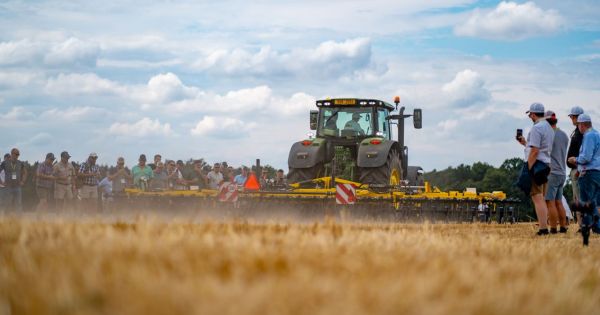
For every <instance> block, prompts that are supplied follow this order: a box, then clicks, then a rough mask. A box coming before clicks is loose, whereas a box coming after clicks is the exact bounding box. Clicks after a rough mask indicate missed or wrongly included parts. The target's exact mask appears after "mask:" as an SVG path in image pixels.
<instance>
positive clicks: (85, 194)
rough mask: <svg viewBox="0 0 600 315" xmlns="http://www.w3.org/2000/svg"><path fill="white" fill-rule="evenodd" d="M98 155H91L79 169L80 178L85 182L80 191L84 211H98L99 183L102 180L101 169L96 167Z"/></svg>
mask: <svg viewBox="0 0 600 315" xmlns="http://www.w3.org/2000/svg"><path fill="white" fill-rule="evenodd" d="M97 160H98V154H96V153H93V152H92V153H90V155H89V157H88V159H87V161H85V162H84V163H81V166H80V167H79V173H78V174H77V176H79V177H80V178H81V179H82V180H83V186H81V189H80V190H79V193H80V197H81V201H82V204H83V209H87V210H94V211H96V210H97V209H98V182H99V178H100V168H99V167H98V165H96V161H97Z"/></svg>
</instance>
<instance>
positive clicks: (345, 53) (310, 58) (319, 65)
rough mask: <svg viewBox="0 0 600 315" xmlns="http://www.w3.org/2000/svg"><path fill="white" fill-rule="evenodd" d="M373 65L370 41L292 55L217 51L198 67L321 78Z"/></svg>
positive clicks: (323, 46) (267, 51)
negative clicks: (316, 76) (317, 76)
mask: <svg viewBox="0 0 600 315" xmlns="http://www.w3.org/2000/svg"><path fill="white" fill-rule="evenodd" d="M370 63H371V41H370V39H368V38H356V39H349V40H346V41H343V42H336V41H326V42H323V43H321V44H319V45H318V46H317V47H315V48H312V49H294V50H291V51H289V52H278V51H274V50H273V49H272V48H271V47H269V46H265V47H262V48H261V49H260V50H259V51H258V52H255V53H253V52H249V51H246V50H243V49H233V50H215V51H213V52H211V53H209V54H208V55H206V56H204V57H202V58H200V59H199V60H197V61H196V62H195V63H194V65H193V66H194V67H195V68H196V69H198V70H202V71H211V72H223V73H226V74H232V75H275V76H277V75H317V74H318V75H320V76H323V75H325V76H335V75H341V74H344V73H352V72H353V71H355V70H359V69H363V68H365V67H367V66H368V65H369V64H370Z"/></svg>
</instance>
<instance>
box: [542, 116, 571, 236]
mask: <svg viewBox="0 0 600 315" xmlns="http://www.w3.org/2000/svg"><path fill="white" fill-rule="evenodd" d="M546 121H547V122H548V123H549V124H550V127H552V130H554V140H553V141H552V151H551V153H550V158H551V162H550V175H549V176H548V191H547V192H546V205H547V206H548V221H549V225H550V233H552V234H556V233H558V232H559V231H558V230H557V228H556V226H557V224H559V225H560V232H561V233H566V232H567V212H566V210H565V207H564V206H563V203H562V199H563V187H564V185H565V180H566V178H567V165H566V161H567V147H568V146H569V137H568V136H567V134H566V133H565V132H564V131H562V130H560V128H558V127H557V126H556V124H557V122H558V119H557V118H556V114H555V113H554V112H553V111H551V110H549V111H547V112H546Z"/></svg>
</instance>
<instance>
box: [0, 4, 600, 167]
mask: <svg viewBox="0 0 600 315" xmlns="http://www.w3.org/2000/svg"><path fill="white" fill-rule="evenodd" d="M599 16H600V4H597V1H569V2H564V1H534V2H523V1H516V2H497V1H471V0H438V1H425V0H420V1H410V0H406V1H384V0H375V1H340V0H333V1H328V2H322V1H313V0H306V1H269V0H263V1H253V2H248V1H135V0H131V1H103V2H101V3H97V2H86V1H0V120H1V121H2V123H1V124H0V134H2V137H0V147H2V148H4V149H3V150H4V151H7V152H8V150H9V149H10V148H11V147H15V146H16V147H19V148H20V149H21V152H22V156H23V158H24V159H27V160H30V161H34V160H41V159H43V157H44V155H45V153H47V152H54V153H55V154H56V153H59V152H60V151H62V150H69V151H70V152H71V155H73V157H74V159H75V160H77V161H80V160H83V159H85V158H86V156H87V154H88V153H90V152H98V154H99V156H100V163H103V164H114V163H115V160H116V158H117V157H118V156H124V157H125V158H126V161H127V163H128V164H129V165H133V164H135V162H136V160H137V157H138V156H139V154H140V153H145V154H147V155H154V154H155V153H161V154H162V155H163V156H164V157H166V158H172V159H188V158H199V157H204V158H206V159H207V160H208V161H209V162H215V161H223V160H226V161H229V162H230V163H231V164H234V165H241V164H245V165H248V164H251V163H253V162H254V160H255V159H256V158H261V159H262V161H263V163H268V164H271V165H274V166H276V167H281V168H284V169H285V168H286V163H287V154H288V150H289V148H290V146H291V144H292V143H293V142H294V141H297V140H300V139H302V138H304V137H305V135H306V134H307V132H308V131H309V130H308V111H309V110H310V109H312V108H313V107H314V101H315V100H316V99H321V98H325V97H369V98H379V99H383V100H387V101H391V100H392V99H393V97H394V96H395V95H400V96H401V98H402V103H403V105H405V106H407V107H408V108H409V109H412V108H414V107H420V108H422V109H423V115H424V127H423V129H421V130H410V129H409V130H408V131H407V145H408V146H409V150H410V161H409V163H410V164H415V165H417V164H418V165H422V166H423V167H424V168H425V169H426V170H431V169H434V168H437V169H440V168H445V167H447V166H455V165H458V164H461V163H473V162H475V161H484V162H488V163H491V164H493V165H499V164H500V163H501V162H502V161H503V160H504V159H506V158H511V157H515V156H521V155H522V150H521V147H520V146H519V145H518V144H516V142H515V141H514V130H515V129H516V128H523V129H525V130H526V131H527V130H528V128H529V127H530V125H531V123H530V122H529V121H528V120H527V118H526V117H525V115H524V112H525V110H526V109H527V107H528V105H529V104H530V103H532V102H542V103H544V104H545V105H546V107H547V108H549V109H552V110H555V111H556V112H557V113H558V114H559V126H560V127H561V128H563V129H565V130H567V131H570V130H572V128H573V127H572V126H571V125H570V124H569V122H568V120H567V117H566V114H567V112H568V110H569V108H570V107H572V106H573V105H580V106H582V107H584V109H586V110H587V111H588V112H589V113H590V114H591V115H592V119H595V117H599V118H598V119H600V106H598V104H597V102H598V99H600V80H599V79H600V74H599V73H600V71H599V70H600V19H598V17H599Z"/></svg>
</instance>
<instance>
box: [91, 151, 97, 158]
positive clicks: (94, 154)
mask: <svg viewBox="0 0 600 315" xmlns="http://www.w3.org/2000/svg"><path fill="white" fill-rule="evenodd" d="M90 157H95V158H97V157H98V154H96V152H92V153H90Z"/></svg>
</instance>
